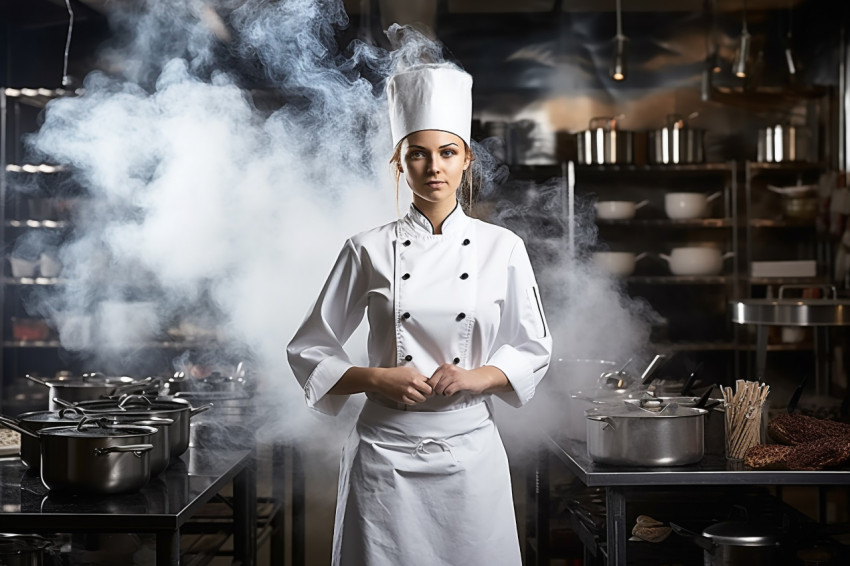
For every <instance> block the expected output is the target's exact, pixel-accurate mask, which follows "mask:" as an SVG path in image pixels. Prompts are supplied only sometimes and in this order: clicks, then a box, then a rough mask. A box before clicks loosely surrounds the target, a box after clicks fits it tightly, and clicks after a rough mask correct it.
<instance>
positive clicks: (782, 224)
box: [750, 218, 816, 228]
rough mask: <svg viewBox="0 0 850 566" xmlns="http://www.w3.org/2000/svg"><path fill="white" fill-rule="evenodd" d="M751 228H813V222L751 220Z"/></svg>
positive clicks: (777, 219)
mask: <svg viewBox="0 0 850 566" xmlns="http://www.w3.org/2000/svg"><path fill="white" fill-rule="evenodd" d="M750 226H752V227H753V228H815V227H816V224H815V220H814V219H812V220H800V219H796V218H751V219H750Z"/></svg>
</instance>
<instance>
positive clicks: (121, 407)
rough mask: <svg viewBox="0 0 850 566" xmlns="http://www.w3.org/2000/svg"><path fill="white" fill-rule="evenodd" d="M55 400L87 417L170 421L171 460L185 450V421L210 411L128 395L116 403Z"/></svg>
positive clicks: (205, 406) (187, 424)
mask: <svg viewBox="0 0 850 566" xmlns="http://www.w3.org/2000/svg"><path fill="white" fill-rule="evenodd" d="M56 401H57V402H58V403H59V404H61V405H62V406H66V407H77V408H79V409H80V410H81V411H83V413H84V414H86V415H89V416H103V415H110V414H121V415H125V416H127V417H137V418H151V417H160V418H163V419H173V420H174V424H173V425H171V426H170V427H168V432H169V438H168V443H169V446H170V447H171V456H173V457H175V458H176V457H178V456H180V455H181V454H183V453H184V452H185V451H186V449H187V448H189V424H190V423H189V419H190V418H191V417H194V416H195V415H197V414H199V413H202V412H204V411H206V410H208V409H210V408H212V405H203V406H200V407H194V408H193V407H192V405H191V404H189V403H188V402H187V401H183V400H181V399H173V398H167V399H165V398H156V399H149V398H147V397H145V396H142V395H130V396H128V397H125V398H124V399H122V400H120V401H118V400H111V399H104V400H99V401H81V402H79V403H75V404H72V403H68V402H66V401H65V400H64V399H57V400H56Z"/></svg>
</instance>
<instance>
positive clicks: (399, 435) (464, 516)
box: [287, 206, 552, 566]
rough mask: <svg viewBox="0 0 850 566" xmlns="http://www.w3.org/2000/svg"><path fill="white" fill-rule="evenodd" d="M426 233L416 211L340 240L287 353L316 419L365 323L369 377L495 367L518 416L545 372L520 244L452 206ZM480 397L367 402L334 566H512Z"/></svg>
mask: <svg viewBox="0 0 850 566" xmlns="http://www.w3.org/2000/svg"><path fill="white" fill-rule="evenodd" d="M442 232H443V233H442V234H434V230H433V228H432V226H431V223H430V222H429V220H428V218H427V217H426V216H425V215H424V214H422V213H421V212H420V211H419V210H418V209H416V207H415V206H411V208H410V212H409V213H408V214H407V215H406V216H405V217H404V218H402V219H401V220H399V221H397V222H393V223H391V224H387V225H385V226H381V227H379V228H376V229H374V230H370V231H368V232H363V233H361V234H358V235H357V236H354V237H353V238H351V239H349V240H348V241H347V242H346V243H345V246H344V247H343V249H342V252H340V255H339V257H338V258H337V261H336V264H335V265H334V267H333V269H332V270H331V274H330V276H329V277H328V280H327V282H326V283H325V286H324V287H323V288H322V291H321V293H320V294H319V298H318V300H317V301H316V304H315V305H314V306H313V308H312V309H311V310H310V312H309V313H308V315H307V318H306V320H305V321H304V323H303V325H302V326H301V328H300V329H299V330H298V332H297V333H296V335H295V337H294V338H293V339H292V341H291V342H290V344H289V346H288V348H287V354H288V356H289V362H290V365H291V366H292V369H293V371H294V373H295V375H296V377H297V378H298V380H299V382H300V383H301V385H302V386H303V387H304V393H305V396H306V398H307V404H308V405H309V406H311V407H313V408H315V409H317V410H320V411H323V412H326V413H330V414H335V413H337V412H338V411H339V410H340V409H341V408H342V405H343V404H344V403H345V401H346V399H347V398H346V397H345V396H340V395H328V391H329V390H330V389H331V388H332V387H333V386H334V384H336V382H337V381H338V380H339V379H340V378H341V377H342V375H343V374H344V373H345V372H346V371H347V370H348V368H350V367H352V365H353V364H352V363H351V361H350V360H349V358H348V356H347V355H346V353H345V351H344V349H343V345H344V344H345V342H346V341H347V340H348V338H349V337H350V336H351V334H352V333H353V332H354V330H355V329H356V328H357V326H358V325H359V324H360V322H361V320H362V318H363V313H364V312H366V313H367V316H368V317H369V338H368V344H367V347H368V355H369V364H370V366H371V367H394V366H400V365H404V364H408V365H412V366H414V367H415V368H416V369H418V370H419V372H420V373H422V374H423V375H425V376H431V375H432V374H433V372H434V370H436V368H437V367H438V366H439V365H441V364H443V363H447V362H450V363H455V364H457V365H459V366H461V367H464V368H467V369H474V368H478V367H481V366H483V365H492V366H495V367H497V368H499V369H500V370H501V371H502V372H504V374H505V375H506V376H507V378H508V380H509V381H510V383H511V385H512V386H513V390H512V391H510V392H504V393H497V395H499V396H500V397H502V398H503V399H504V400H505V401H507V402H508V403H510V404H512V405H516V406H519V405H522V404H523V403H525V402H527V401H528V400H529V399H531V397H532V396H533V395H534V390H535V387H536V386H537V383H538V382H539V381H540V379H541V378H542V377H543V374H544V373H545V371H546V368H547V366H548V364H549V357H550V352H551V347H552V339H551V337H550V335H549V330H548V327H547V325H546V319H545V317H544V316H543V309H542V308H541V305H540V297H539V293H538V291H537V285H536V282H535V279H534V273H533V272H532V269H531V263H530V262H529V259H528V254H527V253H526V250H525V245H524V244H523V242H522V240H521V239H520V238H519V237H517V236H516V235H515V234H513V233H512V232H510V231H509V230H506V229H504V228H500V227H497V226H494V225H491V224H487V223H484V222H481V221H478V220H473V219H471V218H469V217H468V216H466V215H465V214H464V213H463V211H462V210H461V209H460V207H457V206H456V207H455V210H454V211H453V212H452V213H451V214H450V215H449V216H448V217H447V218H446V219H445V220H444V222H443V226H442ZM490 397H491V396H490V394H483V395H474V394H471V393H469V392H460V393H457V394H455V395H452V396H450V397H445V396H437V395H435V396H433V397H430V398H428V399H427V400H426V401H425V402H424V403H421V404H418V405H413V406H406V405H402V404H397V403H395V402H393V401H391V400H390V399H387V398H385V397H383V396H381V395H379V394H377V393H369V394H368V398H369V400H368V401H367V403H366V405H365V406H364V408H363V411H362V412H361V413H360V416H359V418H358V421H357V425H356V426H355V428H354V430H353V431H352V433H351V435H350V436H349V438H348V440H347V442H346V444H345V446H344V447H343V453H342V460H341V463H340V481H339V486H338V492H337V508H336V517H335V521H334V542H333V553H332V566H399V565H400V564H404V565H405V566H459V565H463V566H519V564H520V563H521V556H520V549H519V541H518V538H517V529H516V521H515V515H514V507H513V501H512V498H511V481H510V472H509V468H508V461H507V457H506V455H505V450H504V447H503V446H502V442H501V439H500V437H499V434H498V431H497V430H496V426H495V423H494V422H493V418H492V406H491V403H490V402H489V401H490Z"/></svg>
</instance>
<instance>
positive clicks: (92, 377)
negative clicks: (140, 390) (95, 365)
mask: <svg viewBox="0 0 850 566" xmlns="http://www.w3.org/2000/svg"><path fill="white" fill-rule="evenodd" d="M43 381H44V382H45V383H47V384H48V385H50V386H51V387H68V386H73V387H81V386H82V387H85V386H92V387H103V386H105V385H109V386H117V385H129V384H131V383H135V382H136V380H135V379H133V378H132V377H129V376H126V375H120V376H108V375H106V374H103V373H100V372H91V373H84V374H82V375H69V373H68V372H59V373H58V374H57V375H56V377H54V378H50V379H44V380H43Z"/></svg>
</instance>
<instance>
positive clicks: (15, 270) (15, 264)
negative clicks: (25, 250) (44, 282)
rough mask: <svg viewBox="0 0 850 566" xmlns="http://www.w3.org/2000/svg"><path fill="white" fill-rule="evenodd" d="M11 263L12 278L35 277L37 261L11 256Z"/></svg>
mask: <svg viewBox="0 0 850 566" xmlns="http://www.w3.org/2000/svg"><path fill="white" fill-rule="evenodd" d="M9 263H10V264H11V266H12V277H16V278H21V277H35V270H36V269H37V268H38V262H37V261H30V260H28V259H23V258H20V257H15V256H11V257H9Z"/></svg>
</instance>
